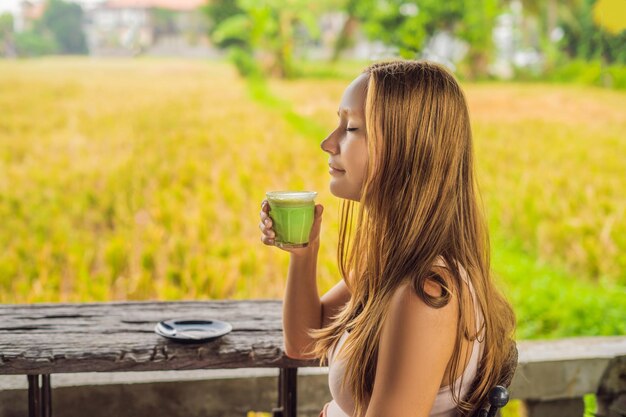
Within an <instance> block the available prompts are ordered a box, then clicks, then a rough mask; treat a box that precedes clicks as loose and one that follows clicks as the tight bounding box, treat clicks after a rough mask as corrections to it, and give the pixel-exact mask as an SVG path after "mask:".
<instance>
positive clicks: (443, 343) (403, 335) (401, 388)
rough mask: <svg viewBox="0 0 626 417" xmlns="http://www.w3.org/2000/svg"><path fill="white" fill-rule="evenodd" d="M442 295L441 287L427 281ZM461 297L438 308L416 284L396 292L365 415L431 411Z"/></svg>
mask: <svg viewBox="0 0 626 417" xmlns="http://www.w3.org/2000/svg"><path fill="white" fill-rule="evenodd" d="M425 291H426V292H428V293H429V294H431V295H434V296H438V295H439V294H440V293H441V288H440V287H439V286H438V285H437V284H435V283H430V282H429V283H427V284H426V287H425ZM457 311H458V303H457V302H456V301H455V297H452V298H451V300H450V302H449V303H448V305H446V306H445V307H442V308H439V309H436V308H432V307H430V306H428V305H427V304H426V303H424V301H422V300H421V299H420V298H419V297H418V296H417V294H416V293H415V291H414V290H413V288H412V286H411V285H405V286H402V287H401V288H399V289H398V290H397V291H396V293H395V294H394V296H393V298H392V301H391V304H390V311H389V315H388V318H387V320H386V321H385V323H384V324H383V330H382V335H381V341H380V347H379V352H378V364H377V367H376V378H375V381H374V388H373V392H372V397H371V399H370V402H369V405H368V408H367V413H366V417H375V416H385V417H396V416H397V417H426V416H428V415H429V413H430V410H431V408H432V406H433V403H434V401H435V398H436V396H437V392H438V391H439V388H440V387H441V385H442V381H443V378H444V374H445V372H446V368H447V365H448V362H449V360H450V358H451V356H452V352H453V349H454V342H455V337H456V326H457V321H458V319H457V317H458V316H457Z"/></svg>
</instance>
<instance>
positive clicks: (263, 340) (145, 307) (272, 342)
mask: <svg viewBox="0 0 626 417" xmlns="http://www.w3.org/2000/svg"><path fill="white" fill-rule="evenodd" d="M172 318H177V319H184V318H195V319H205V320H210V319H216V320H223V321H227V322H229V323H231V324H232V326H233V331H232V332H231V333H229V334H227V335H225V336H223V337H221V338H219V339H217V340H214V341H211V342H204V343H194V344H180V343H176V342H173V341H170V340H167V339H165V338H163V337H161V336H159V335H157V334H156V333H154V326H155V325H156V323H157V322H159V321H161V320H167V319H172ZM287 366H300V367H301V366H318V362H317V361H297V360H293V359H291V358H288V357H286V356H285V354H284V351H283V336H282V302H281V301H280V300H243V301H232V300H220V301H183V302H130V303H126V302H124V303H91V304H33V305H0V374H42V373H67V372H106V371H109V372H110V371H155V370H173V369H207V368H252V367H287Z"/></svg>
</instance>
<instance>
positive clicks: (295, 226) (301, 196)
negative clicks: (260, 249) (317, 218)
mask: <svg viewBox="0 0 626 417" xmlns="http://www.w3.org/2000/svg"><path fill="white" fill-rule="evenodd" d="M266 195H267V201H268V203H269V204H270V212H269V215H270V217H271V219H272V223H273V228H274V232H275V233H276V238H275V239H274V242H275V244H276V246H278V247H281V248H303V247H305V246H306V245H307V244H308V243H309V234H310V233H311V226H312V225H313V217H314V215H315V197H316V196H317V193H316V192H314V191H270V192H268V193H267V194H266Z"/></svg>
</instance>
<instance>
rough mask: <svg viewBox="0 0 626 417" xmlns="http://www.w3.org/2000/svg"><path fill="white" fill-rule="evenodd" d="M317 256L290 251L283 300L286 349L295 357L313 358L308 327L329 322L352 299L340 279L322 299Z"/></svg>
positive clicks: (316, 326) (320, 326)
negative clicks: (308, 350) (318, 285)
mask: <svg viewBox="0 0 626 417" xmlns="http://www.w3.org/2000/svg"><path fill="white" fill-rule="evenodd" d="M316 263H317V254H315V256H299V255H294V254H292V255H291V262H290V263H289V273H288V275H287V288H286V290H285V300H284V303H283V327H284V329H283V331H284V337H285V353H286V354H287V356H289V357H291V358H294V359H311V358H312V357H311V356H307V355H305V353H304V352H305V351H306V350H307V348H309V347H310V346H311V344H312V343H313V339H312V338H311V337H310V336H309V335H308V334H307V330H309V329H320V328H322V327H325V326H327V325H328V324H329V323H330V322H331V320H332V316H333V315H335V314H336V313H337V312H338V311H339V310H340V309H341V308H342V307H343V306H344V305H345V304H346V303H347V302H348V301H349V300H350V297H351V295H350V291H349V290H348V287H347V286H346V283H345V282H344V281H343V280H341V281H339V282H338V283H337V284H335V286H334V287H333V288H331V289H330V290H328V292H326V293H325V294H324V295H323V296H322V298H321V299H320V298H319V296H318V292H317V282H316Z"/></svg>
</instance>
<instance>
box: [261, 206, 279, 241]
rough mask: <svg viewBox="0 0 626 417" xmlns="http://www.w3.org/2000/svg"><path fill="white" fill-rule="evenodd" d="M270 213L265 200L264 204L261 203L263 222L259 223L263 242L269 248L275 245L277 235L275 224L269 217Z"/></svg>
mask: <svg viewBox="0 0 626 417" xmlns="http://www.w3.org/2000/svg"><path fill="white" fill-rule="evenodd" d="M268 212H269V204H268V203H267V200H263V203H261V212H260V217H261V221H260V222H259V229H260V230H261V233H262V236H261V242H263V243H264V244H266V245H268V246H272V245H274V238H275V237H276V233H274V230H273V229H272V226H273V222H272V219H271V218H270V216H269V215H268Z"/></svg>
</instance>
